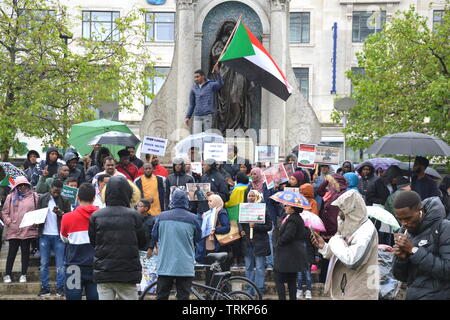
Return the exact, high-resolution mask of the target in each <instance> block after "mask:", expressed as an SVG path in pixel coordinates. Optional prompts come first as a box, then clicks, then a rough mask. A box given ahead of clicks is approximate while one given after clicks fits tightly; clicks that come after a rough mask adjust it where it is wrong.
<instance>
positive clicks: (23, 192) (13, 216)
mask: <svg viewBox="0 0 450 320" xmlns="http://www.w3.org/2000/svg"><path fill="white" fill-rule="evenodd" d="M14 183H15V185H14V187H13V188H12V189H11V192H10V194H9V195H8V197H7V198H6V201H5V203H4V206H3V210H2V218H3V222H4V223H5V226H6V228H7V231H6V237H5V239H6V240H8V241H9V250H8V258H7V260H6V271H5V276H4V277H3V282H5V283H10V282H11V272H12V268H13V265H14V260H15V259H16V255H17V251H18V250H19V247H20V252H21V253H22V275H21V277H20V282H27V277H26V274H27V270H28V262H29V259H30V244H31V240H32V239H34V238H37V237H38V228H37V227H35V226H30V227H25V228H19V226H20V223H21V222H22V219H23V216H24V215H25V213H27V212H29V211H33V210H36V208H37V203H38V200H39V196H38V195H37V193H35V192H34V191H33V189H32V187H31V184H30V183H29V182H28V180H27V178H25V177H17V178H16V180H15V181H14Z"/></svg>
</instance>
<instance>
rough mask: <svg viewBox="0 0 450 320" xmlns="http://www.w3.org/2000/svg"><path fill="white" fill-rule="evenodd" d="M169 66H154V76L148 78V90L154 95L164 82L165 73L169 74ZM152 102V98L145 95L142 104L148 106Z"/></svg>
mask: <svg viewBox="0 0 450 320" xmlns="http://www.w3.org/2000/svg"><path fill="white" fill-rule="evenodd" d="M169 71H170V68H169V67H155V68H154V77H153V79H152V78H149V79H148V81H149V92H150V93H152V94H154V95H156V94H157V93H158V92H159V89H161V87H162V85H163V84H164V81H166V78H167V75H168V74H169ZM151 103H152V99H150V98H149V97H147V96H145V98H144V104H145V106H146V107H147V106H149V105H150V104H151Z"/></svg>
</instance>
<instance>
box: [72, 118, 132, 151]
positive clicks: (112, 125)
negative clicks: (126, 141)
mask: <svg viewBox="0 0 450 320" xmlns="http://www.w3.org/2000/svg"><path fill="white" fill-rule="evenodd" d="M109 131H119V132H125V133H133V132H132V131H131V130H130V128H128V127H127V126H126V125H125V124H124V123H122V122H117V121H111V120H106V119H100V120H94V121H88V122H82V123H78V124H74V125H73V126H72V130H71V131H70V137H69V143H70V144H71V145H72V146H74V147H75V148H76V149H77V151H78V153H79V154H80V155H86V154H88V153H90V152H91V151H92V147H91V146H89V145H88V142H89V141H90V140H91V139H92V138H93V137H95V136H97V135H100V134H102V133H105V132H109ZM133 146H134V147H135V145H133ZM104 147H107V148H108V149H109V150H110V151H111V154H112V155H113V156H116V155H117V151H119V150H120V149H123V147H118V146H114V145H104Z"/></svg>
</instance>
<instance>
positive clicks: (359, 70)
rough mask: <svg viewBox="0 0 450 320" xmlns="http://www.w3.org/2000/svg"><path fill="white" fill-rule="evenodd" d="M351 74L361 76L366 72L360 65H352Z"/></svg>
mask: <svg viewBox="0 0 450 320" xmlns="http://www.w3.org/2000/svg"><path fill="white" fill-rule="evenodd" d="M352 74H353V75H356V76H357V77H363V76H364V75H365V74H366V71H365V70H364V68H361V67H352ZM350 94H351V95H352V94H353V83H352V84H351V86H350Z"/></svg>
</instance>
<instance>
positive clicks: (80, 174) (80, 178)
mask: <svg viewBox="0 0 450 320" xmlns="http://www.w3.org/2000/svg"><path fill="white" fill-rule="evenodd" d="M73 159H77V161H78V160H79V159H80V158H79V157H78V156H77V155H76V154H75V153H73V152H66V153H65V154H64V161H65V163H66V165H68V163H69V162H70V161H71V160H73ZM69 170H70V171H69V177H74V178H75V179H77V182H78V186H80V185H81V184H82V183H83V182H84V180H85V176H84V171H82V170H80V169H79V168H78V167H75V168H73V169H70V167H69Z"/></svg>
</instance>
